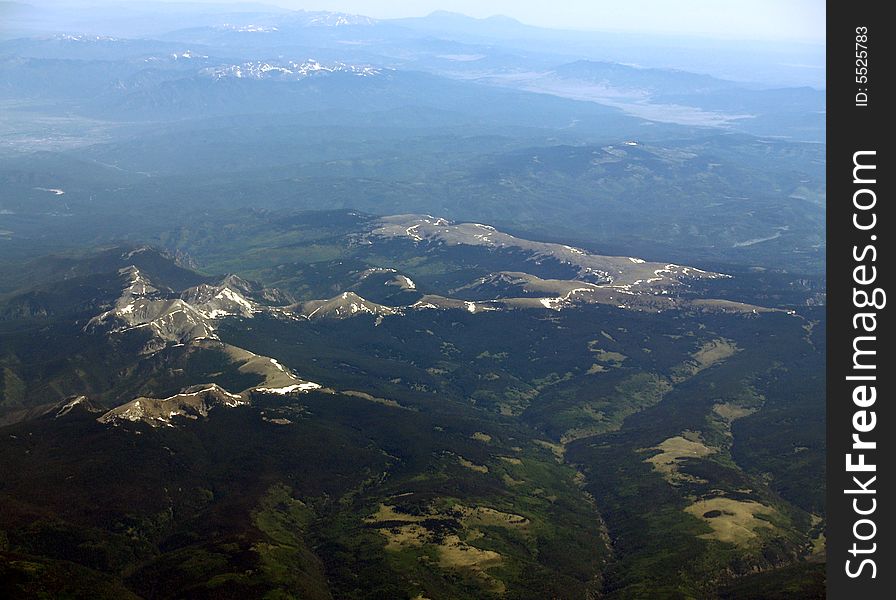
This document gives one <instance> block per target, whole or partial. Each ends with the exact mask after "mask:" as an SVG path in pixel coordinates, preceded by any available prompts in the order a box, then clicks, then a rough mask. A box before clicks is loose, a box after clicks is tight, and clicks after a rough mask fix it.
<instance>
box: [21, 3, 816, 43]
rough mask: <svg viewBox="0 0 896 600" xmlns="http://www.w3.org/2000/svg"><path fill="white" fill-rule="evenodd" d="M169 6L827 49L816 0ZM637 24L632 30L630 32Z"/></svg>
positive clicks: (94, 4) (59, 4) (220, 4)
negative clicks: (430, 18)
mask: <svg viewBox="0 0 896 600" xmlns="http://www.w3.org/2000/svg"><path fill="white" fill-rule="evenodd" d="M155 1H156V2H161V3H169V4H212V5H218V6H223V5H234V6H240V5H242V6H251V5H256V6H261V5H267V6H277V7H280V8H284V9H290V10H309V11H334V12H344V13H350V14H358V15H364V16H369V17H372V18H376V19H396V18H412V17H423V16H426V15H429V14H431V13H433V12H436V11H446V12H453V13H460V14H464V15H467V16H470V17H474V18H478V19H481V18H488V17H492V16H507V17H510V18H513V19H516V20H518V21H520V22H521V23H524V24H526V25H531V26H534V27H544V28H550V29H566V30H577V31H607V32H623V33H626V32H627V33H641V34H651V35H682V36H696V37H708V38H717V39H728V40H731V39H740V40H755V41H771V40H775V41H790V42H796V43H824V42H825V15H826V11H825V3H824V2H821V1H820V0H796V1H793V2H786V3H782V2H776V1H775V0H759V1H758V2H749V3H719V2H715V1H713V0H684V1H683V2H679V3H676V4H675V5H674V6H672V5H670V4H669V3H667V2H664V1H663V0H631V1H629V2H626V3H622V4H620V3H615V2H612V3H611V2H596V3H595V2H588V1H587V0H570V1H568V2H566V3H565V4H564V5H563V7H562V9H557V7H552V6H548V5H545V4H543V3H540V2H531V1H524V2H514V1H511V0H494V1H490V2H475V1H474V0H422V1H419V0H414V1H412V0H396V1H389V2H384V1H382V0H376V1H371V0H269V1H266V2H240V1H233V2H229V1H227V0H192V1H191V2H182V1H181V0H155ZM25 4H32V5H57V6H61V5H75V6H77V5H93V6H96V5H102V4H111V5H116V4H117V5H123V4H131V3H123V2H116V1H114V0H93V1H90V2H78V1H71V0H38V1H35V2H25ZM633 24H637V25H633Z"/></svg>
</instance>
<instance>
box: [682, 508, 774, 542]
mask: <svg viewBox="0 0 896 600" xmlns="http://www.w3.org/2000/svg"><path fill="white" fill-rule="evenodd" d="M684 510H685V512H686V513H688V514H690V515H693V516H695V517H697V518H698V519H701V520H702V521H703V522H704V523H706V524H707V525H709V526H710V527H711V528H712V532H710V533H704V534H701V535H699V536H698V537H701V538H703V539H711V540H719V541H720V542H728V543H730V544H735V545H737V546H746V545H749V543H750V542H751V541H752V540H754V539H755V538H756V537H757V536H758V534H757V532H756V530H757V529H769V530H773V529H775V526H774V525H772V523H771V522H770V521H769V520H768V519H769V518H771V517H774V516H775V513H776V511H775V509H774V508H772V507H770V506H766V505H764V504H760V503H758V502H752V501H746V500H734V499H733V498H724V497H721V496H719V497H715V498H707V499H703V500H697V501H696V502H694V503H693V504H691V505H690V506H688V507H687V508H685V509H684Z"/></svg>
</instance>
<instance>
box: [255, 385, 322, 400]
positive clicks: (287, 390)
mask: <svg viewBox="0 0 896 600" xmlns="http://www.w3.org/2000/svg"><path fill="white" fill-rule="evenodd" d="M321 387H323V386H322V385H321V384H319V383H314V382H313V381H304V382H302V383H294V384H293V385H287V386H285V387H279V388H264V387H259V388H255V389H254V390H253V391H255V392H261V393H266V394H280V395H281V396H285V395H286V394H291V393H293V392H310V391H311V390H318V389H320V388H321Z"/></svg>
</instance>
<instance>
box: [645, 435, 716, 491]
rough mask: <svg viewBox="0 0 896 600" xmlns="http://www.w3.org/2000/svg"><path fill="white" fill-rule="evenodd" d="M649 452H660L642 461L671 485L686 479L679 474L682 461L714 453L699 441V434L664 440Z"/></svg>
mask: <svg viewBox="0 0 896 600" xmlns="http://www.w3.org/2000/svg"><path fill="white" fill-rule="evenodd" d="M688 433H690V432H688ZM688 438H692V439H688ZM651 450H659V451H660V452H659V454H655V455H654V456H651V457H649V458H646V459H644V462H646V463H650V464H651V465H653V468H654V469H655V470H656V471H657V472H659V473H661V474H662V476H663V478H665V479H666V481H668V482H669V483H672V484H677V483H678V482H680V481H682V480H685V479H688V477H687V476H686V475H684V474H683V473H680V472H679V468H680V467H681V462H682V461H683V460H686V459H689V458H703V457H704V456H709V455H710V454H713V453H715V452H716V449H715V448H710V447H709V446H707V445H706V444H704V443H703V442H702V440H700V437H699V434H698V435H694V434H691V435H689V436H688V437H684V436H683V435H676V436H674V437H670V438H669V439H666V440H664V441H663V442H662V443H660V444H659V445H658V446H655V447H653V448H651Z"/></svg>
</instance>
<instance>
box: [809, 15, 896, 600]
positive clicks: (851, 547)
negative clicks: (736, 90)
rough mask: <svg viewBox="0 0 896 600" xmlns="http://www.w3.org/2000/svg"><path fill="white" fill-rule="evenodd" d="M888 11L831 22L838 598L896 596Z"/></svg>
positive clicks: (830, 279)
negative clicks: (891, 349)
mask: <svg viewBox="0 0 896 600" xmlns="http://www.w3.org/2000/svg"><path fill="white" fill-rule="evenodd" d="M888 6H889V5H888V4H887V3H883V2H879V3H874V2H829V3H828V14H827V53H828V58H827V182H828V183H827V287H828V340H827V361H828V367H827V368H828V393H827V403H828V411H827V428H828V464H827V467H828V474H827V478H828V480H827V485H828V488H827V489H828V494H827V498H828V501H827V532H826V533H827V560H828V597H829V598H832V599H834V600H838V599H840V598H844V599H848V600H853V599H876V598H894V597H896V560H894V556H896V554H894V552H893V546H894V544H896V535H894V531H893V512H894V511H896V492H894V490H896V469H894V466H893V463H894V460H896V456H894V454H896V423H894V422H896V410H894V408H893V402H894V400H896V368H894V367H896V365H894V364H893V363H892V354H891V352H889V351H888V350H887V349H888V347H889V346H890V345H892V344H893V343H894V341H896V339H894V333H893V326H892V322H893V318H892V317H891V316H890V314H891V313H892V308H891V307H890V306H888V305H887V303H888V301H894V302H896V297H893V298H887V292H889V291H892V286H891V283H892V281H893V271H894V270H896V262H894V260H893V250H892V248H893V247H894V240H893V239H890V238H892V237H896V222H894V218H896V217H894V216H893V211H892V210H888V209H889V208H890V207H889V204H890V203H891V202H893V201H894V199H893V198H892V190H893V185H892V180H893V178H894V177H896V169H894V166H896V162H894V156H893V152H892V150H891V141H890V138H891V137H892V135H893V131H892V129H893V128H892V127H891V124H892V122H893V116H892V114H890V113H891V112H892V111H893V109H894V106H893V97H892V95H891V94H890V91H889V90H890V86H889V82H888V81H887V80H888V79H889V78H890V77H891V76H893V72H892V71H893V62H894V61H893V56H894V47H893V36H894V31H893V30H892V29H893V23H892V22H891V21H890V19H888V18H887V17H886V16H885V15H884V12H885V9H886V8H888Z"/></svg>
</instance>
